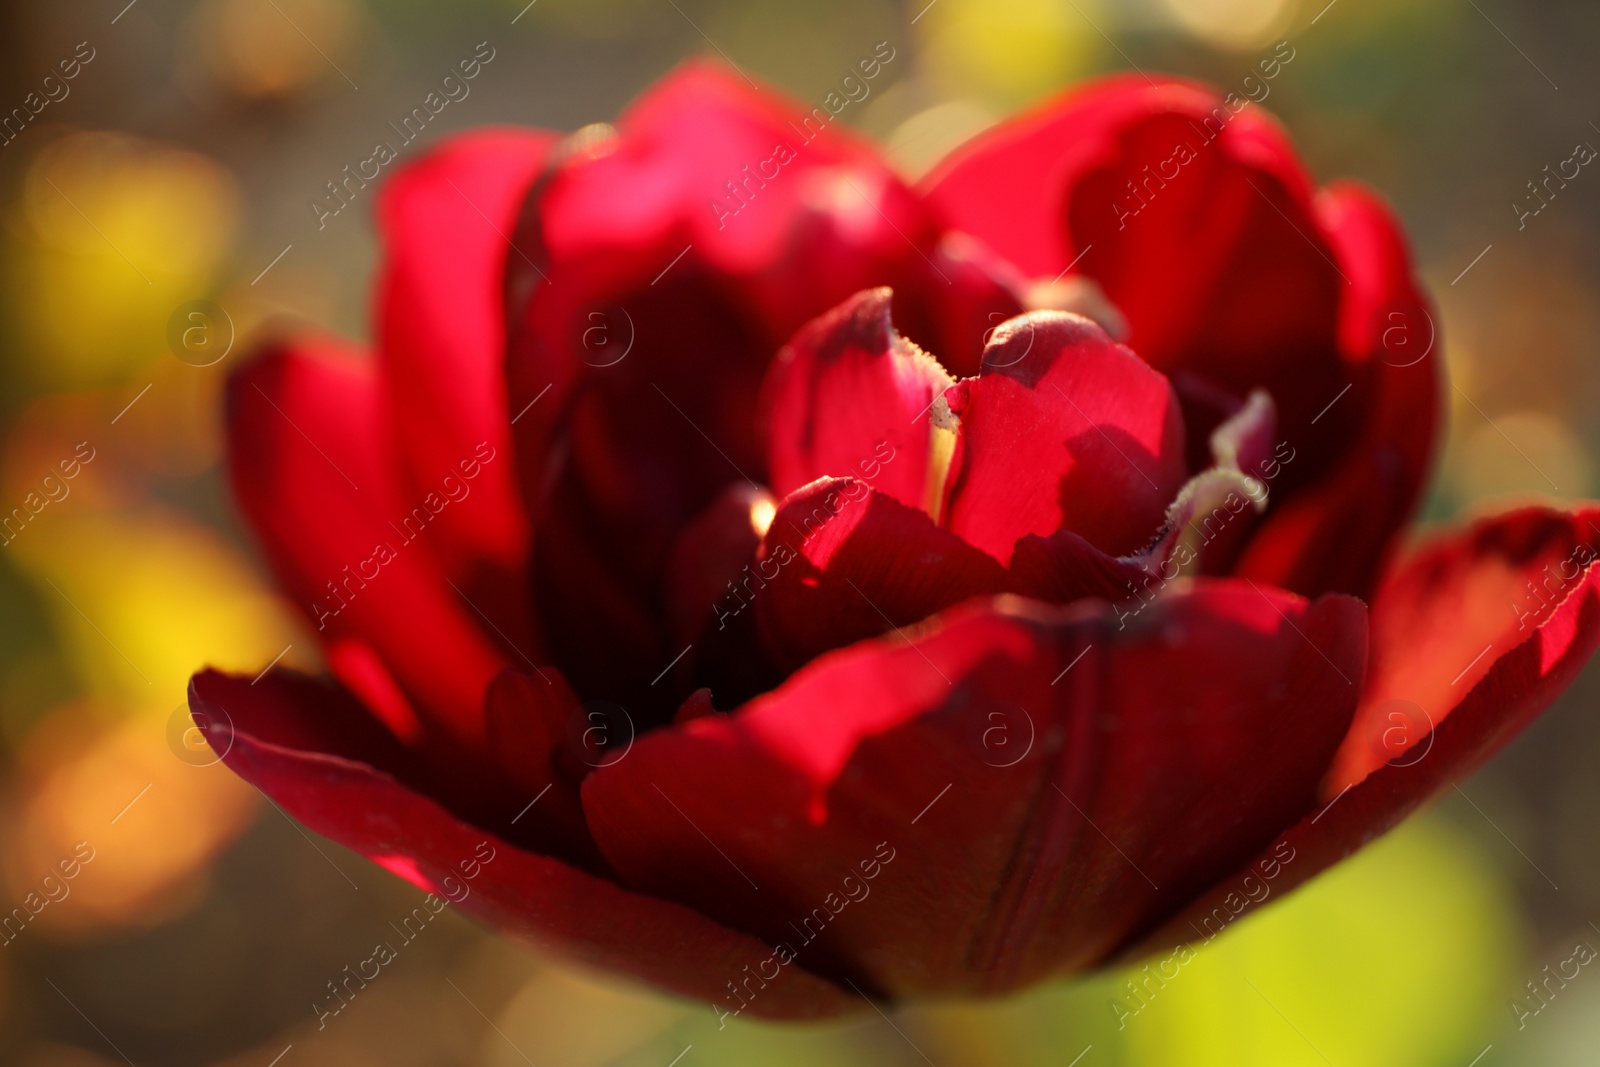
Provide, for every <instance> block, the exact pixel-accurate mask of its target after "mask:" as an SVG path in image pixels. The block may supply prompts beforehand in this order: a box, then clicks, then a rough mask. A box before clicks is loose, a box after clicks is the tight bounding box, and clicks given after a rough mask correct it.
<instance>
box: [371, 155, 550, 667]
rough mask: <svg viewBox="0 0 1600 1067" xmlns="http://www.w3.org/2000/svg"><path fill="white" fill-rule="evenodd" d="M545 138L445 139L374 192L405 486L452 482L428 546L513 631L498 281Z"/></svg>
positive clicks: (386, 364)
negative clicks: (456, 497) (452, 497)
mask: <svg viewBox="0 0 1600 1067" xmlns="http://www.w3.org/2000/svg"><path fill="white" fill-rule="evenodd" d="M554 140H555V135H554V134H550V133H545V132H543V131H533V130H517V129H502V130H482V131H476V132H473V133H470V134H465V135H462V136H458V137H452V138H449V139H447V140H445V141H443V142H441V143H440V144H438V145H437V146H435V147H433V148H432V149H430V151H429V152H428V153H427V155H425V156H423V157H422V158H420V159H419V160H417V161H416V162H414V163H411V164H409V165H407V166H406V167H404V168H402V169H401V170H400V172H399V173H398V174H396V175H395V176H394V177H393V178H392V179H390V180H389V181H388V182H387V183H385V185H384V187H383V191H382V193H381V195H380V199H379V201H378V209H379V210H378V218H379V226H380V230H381V232H382V235H383V244H384V262H383V273H382V276H381V280H380V282H379V290H378V321H377V330H378V351H379V358H380V366H381V368H382V371H381V374H382V378H383V388H384V394H385V396H386V397H387V401H388V410H389V415H390V418H391V420H392V423H393V440H394V445H395V451H396V453H397V455H398V457H399V461H400V463H401V465H402V470H403V473H402V479H401V481H402V485H403V486H404V488H405V495H406V497H407V499H408V501H410V502H413V503H415V504H419V505H420V504H421V502H422V500H423V498H424V497H425V496H426V495H427V494H429V493H433V494H436V495H439V496H446V495H449V494H462V495H461V497H460V499H459V500H452V506H451V507H449V508H446V509H445V511H444V512H443V513H442V514H441V515H440V516H439V519H438V522H437V524H436V526H434V528H432V529H431V530H430V532H429V534H428V538H427V543H428V545H429V550H430V551H432V552H434V553H435V555H436V556H438V558H439V559H440V561H441V565H442V566H443V567H444V568H445V570H446V571H447V573H448V574H449V575H450V577H451V578H452V580H454V581H456V582H458V583H460V584H461V585H462V586H463V587H464V588H465V589H466V590H467V591H468V594H469V595H471V596H472V597H473V600H474V602H476V603H479V604H482V605H484V606H485V610H487V611H488V613H489V614H490V615H491V616H493V617H494V618H495V619H496V620H497V621H498V623H499V625H501V626H502V627H503V628H505V629H506V630H507V631H508V633H511V632H513V627H514V628H515V633H516V636H522V635H523V634H524V633H525V632H526V629H527V622H526V620H525V619H524V618H523V617H522V616H523V614H524V611H525V609H524V607H523V605H524V602H525V597H524V596H523V590H522V588H521V586H522V571H523V567H524V565H525V562H526V556H527V550H528V544H527V520H526V517H525V513H524V510H523V508H522V503H521V500H520V498H519V496H518V490H517V484H516V473H515V470H514V468H513V464H512V461H511V456H510V445H511V432H510V428H509V426H508V425H507V422H506V405H507V403H508V401H507V399H506V388H505V380H504V368H503V363H504V358H505V308H504V306H503V303H502V301H501V295H500V288H501V287H500V280H501V276H502V274H503V273H504V269H505V260H506V256H507V255H508V254H509V244H508V241H509V238H508V236H507V235H508V234H509V233H510V232H511V230H512V228H513V227H514V226H515V224H516V218H517V212H518V210H519V209H520V207H521V205H522V199H523V197H524V196H525V195H526V193H527V189H528V186H529V185H531V184H532V183H533V179H534V176H535V174H536V173H537V171H538V168H539V167H540V166H541V165H542V164H543V161H544V157H545V155H546V152H547V150H548V148H549V146H550V145H551V144H552V143H553V142H554ZM486 455H487V456H492V457H494V458H493V459H492V460H489V461H485V460H484V456H486ZM469 472H473V473H472V474H471V476H469ZM396 518H397V519H398V516H396ZM490 604H493V607H492V608H491V607H490Z"/></svg>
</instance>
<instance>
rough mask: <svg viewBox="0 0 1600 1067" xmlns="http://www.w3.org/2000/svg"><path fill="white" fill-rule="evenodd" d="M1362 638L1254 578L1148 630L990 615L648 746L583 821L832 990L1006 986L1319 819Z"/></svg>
mask: <svg viewBox="0 0 1600 1067" xmlns="http://www.w3.org/2000/svg"><path fill="white" fill-rule="evenodd" d="M907 639H909V641H910V642H911V643H909V644H908V643H907ZM1365 640H1366V637H1365V611H1364V609H1363V607H1362V606H1361V604H1360V603H1359V602H1357V601H1354V600H1351V599H1349V598H1343V597H1332V598H1326V599H1324V600H1321V601H1318V602H1317V603H1316V604H1307V603H1305V602H1304V601H1301V600H1299V599H1298V598H1296V597H1293V596H1290V595H1287V594H1283V593H1281V592H1278V591H1276V590H1257V589H1253V588H1251V587H1250V586H1249V585H1247V584H1245V583H1242V582H1234V581H1209V582H1203V583H1198V584H1195V585H1194V586H1192V587H1191V588H1189V589H1188V590H1186V591H1179V592H1175V593H1174V594H1173V595H1171V596H1168V597H1165V598H1162V599H1161V600H1159V601H1157V602H1156V603H1155V604H1154V605H1152V606H1150V607H1149V608H1147V609H1146V611H1145V612H1144V613H1143V614H1142V615H1141V616H1140V617H1139V618H1138V620H1137V622H1136V623H1134V624H1133V625H1130V626H1128V627H1127V628H1126V629H1119V628H1118V625H1117V623H1116V621H1115V620H1114V618H1113V617H1112V615H1111V613H1110V612H1109V611H1107V610H1105V609H1104V606H1103V605H1098V606H1096V605H1082V606H1080V607H1079V608H1077V609H1075V610H1071V611H1068V612H1059V611H1055V610H1046V609H1043V608H1042V607H1041V606H1039V605H1037V604H1036V603H1032V602H1028V601H1020V600H1009V599H1002V600H999V601H996V602H992V603H980V604H974V605H970V606H967V607H963V608H958V609H956V610H955V611H953V612H950V613H947V614H945V615H941V616H939V617H937V618H936V619H935V620H933V621H931V622H930V623H929V624H927V625H924V626H920V627H917V628H915V629H913V630H910V631H907V634H906V638H899V637H896V638H886V639H883V640H879V641H872V642H866V643H863V644H860V645H856V646H853V647H851V648H849V649H845V650H842V651H840V652H837V653H834V654H832V655H830V656H826V657H823V658H822V659H820V660H818V661H816V662H815V663H814V664H813V665H811V666H810V667H808V668H806V669H805V670H803V671H801V672H800V673H798V674H796V675H795V676H793V677H792V678H791V679H790V680H789V681H788V682H786V683H785V684H784V686H783V687H782V688H780V689H779V690H777V691H776V692H773V693H770V694H767V695H765V696H763V697H761V698H758V699H757V700H756V701H754V702H752V703H751V704H750V705H748V706H746V707H745V708H743V709H741V710H740V711H738V712H737V713H735V714H733V715H731V716H720V717H710V718H702V719H696V720H694V721H692V722H689V723H686V724H684V725H683V726H679V727H674V728H671V729H667V730H662V731H658V732H657V733H654V734H651V735H650V736H648V737H645V738H642V739H641V740H640V741H639V743H638V744H637V745H636V746H635V749H634V752H633V754H632V755H631V756H630V757H629V758H628V759H627V760H625V761H622V762H620V763H618V764H616V765H614V766H611V767H607V768H604V769H602V770H601V771H599V772H597V773H596V774H594V775H591V776H590V777H589V778H588V779H587V780H586V782H585V783H584V787H583V799H584V805H585V808H586V810H587V811H588V813H589V823H590V827H591V829H592V830H593V832H594V834H595V838H596V840H597V841H598V842H599V843H600V847H601V849H602V850H603V851H604V852H605V854H606V855H607V856H608V857H609V858H610V859H611V861H612V863H613V865H614V866H615V867H616V869H617V870H618V871H619V872H621V874H622V875H623V877H624V878H625V879H626V880H627V881H628V882H629V884H632V885H636V886H639V887H648V889H649V890H650V891H652V892H656V893H659V894H661V895H665V896H670V897H673V898H675V899H679V900H683V901H686V902H689V903H692V904H693V905H694V906H695V907H696V908H698V909H700V910H702V911H704V912H706V913H707V914H710V915H713V916H717V917H720V918H721V919H723V920H724V921H726V922H728V923H730V924H732V925H734V926H736V927H738V928H740V929H747V930H752V931H754V932H756V933H759V934H760V935H761V936H763V937H765V938H767V939H769V940H772V941H774V942H786V943H788V944H789V945H790V946H793V947H795V948H796V949H797V951H798V953H799V957H800V959H801V960H802V961H803V962H806V963H807V965H808V966H811V967H813V968H814V969H819V970H821V971H823V972H824V973H828V974H836V975H840V976H843V977H848V978H850V979H851V980H853V981H856V982H858V983H859V984H861V985H862V987H863V988H865V989H874V990H879V991H883V992H887V993H890V994H897V995H898V994H913V993H926V992H942V993H950V992H969V993H970V992H994V991H998V990H1003V989H1007V988H1011V987H1014V986H1016V985H1019V984H1023V983H1026V982H1029V981H1032V980H1036V979H1038V978H1040V977H1043V976H1045V975H1049V974H1055V973H1059V972H1062V971H1065V970H1071V969H1076V968H1082V967H1086V966H1090V965H1092V964H1094V963H1095V962H1097V961H1098V960H1099V959H1100V958H1101V957H1102V956H1103V955H1104V954H1105V953H1106V952H1107V951H1109V950H1110V949H1112V948H1113V947H1115V946H1116V945H1118V944H1120V943H1121V942H1122V941H1123V940H1124V939H1125V938H1126V937H1127V936H1128V934H1129V932H1130V931H1133V930H1136V929H1139V928H1141V927H1142V926H1144V925H1147V924H1148V923H1149V922H1150V921H1151V920H1152V919H1153V918H1155V917H1157V916H1160V915H1163V914H1167V913H1169V912H1170V911H1171V910H1173V909H1174V908H1176V907H1177V906H1178V905H1179V904H1180V903H1181V902H1183V901H1184V900H1186V899H1187V898H1188V896H1189V895H1190V894H1191V893H1193V892H1194V891H1195V890H1196V889H1197V888H1198V887H1200V886H1204V885H1208V884H1210V883H1211V882H1213V881H1214V880H1215V879H1216V877H1217V876H1218V874H1219V873H1220V872H1223V871H1227V870H1231V869H1233V867H1234V866H1235V865H1236V864H1237V863H1238V862H1239V861H1240V860H1241V859H1242V858H1243V857H1246V856H1249V855H1252V854H1254V852H1255V851H1256V849H1258V848H1260V847H1261V846H1262V845H1263V844H1264V843H1266V842H1267V841H1269V840H1270V838H1271V835H1272V834H1273V833H1275V832H1276V831H1277V830H1278V829H1279V828H1281V827H1282V826H1283V825H1284V824H1285V823H1286V822H1288V821H1290V820H1292V819H1294V818H1295V817H1296V816H1297V815H1298V814H1299V813H1301V812H1304V811H1306V810H1308V808H1309V807H1310V805H1311V804H1312V802H1313V801H1314V799H1315V789H1316V781H1317V778H1318V776H1319V775H1320V774H1321V773H1322V770H1323V768H1324V767H1325V766H1326V764H1327V761H1328V759H1329V758H1330V757H1331V755H1332V753H1333V750H1334V749H1335V747H1336V746H1337V745H1338V743H1339V739H1340V738H1341V737H1342V736H1343V734H1344V732H1345V730H1346V728H1347V726H1348V723H1349V720H1350V715H1351V712H1352V710H1353V709H1354V706H1355V698H1356V684H1357V682H1358V681H1359V679H1360V677H1361V674H1362V668H1363V662H1364V658H1365ZM691 857H692V858H691ZM868 873H872V874H874V875H875V877H874V878H873V879H871V880H870V881H868V880H866V878H865V876H866V875H867V874H868ZM1147 879H1148V880H1147ZM1157 887H1159V888H1157ZM863 889H865V890H866V893H867V894H868V895H866V896H865V897H864V899H860V900H859V902H857V903H848V904H844V905H839V902H840V901H842V900H843V899H844V898H845V895H846V894H851V895H856V896H861V894H862V891H863ZM818 909H821V911H820V913H819V911H818ZM819 926H820V927H821V932H820V934H819V933H818V928H819ZM807 931H809V933H810V934H811V935H812V937H813V938H815V943H812V944H808V943H807Z"/></svg>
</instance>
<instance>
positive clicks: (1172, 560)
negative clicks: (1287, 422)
mask: <svg viewBox="0 0 1600 1067" xmlns="http://www.w3.org/2000/svg"><path fill="white" fill-rule="evenodd" d="M1274 420H1275V411H1274V407H1273V404H1272V398H1271V397H1269V396H1267V394H1266V393H1263V392H1257V393H1254V394H1252V395H1251V397H1250V400H1249V402H1248V403H1247V404H1245V405H1244V407H1242V408H1240V410H1239V411H1238V412H1237V413H1235V414H1234V415H1233V417H1232V418H1229V419H1227V420H1226V421H1224V422H1223V423H1222V424H1221V425H1220V426H1218V427H1217V428H1216V429H1215V430H1214V431H1213V432H1212V433H1211V435H1210V437H1211V440H1210V451H1211V462H1212V464H1213V465H1212V466H1210V467H1208V468H1207V469H1206V470H1204V471H1202V472H1201V473H1199V474H1197V475H1195V476H1194V477H1193V478H1190V479H1189V481H1188V482H1186V483H1185V484H1184V487H1183V488H1182V489H1181V490H1179V492H1178V496H1177V499H1176V500H1174V501H1173V502H1172V504H1171V506H1170V507H1168V508H1167V514H1166V518H1165V520H1164V521H1163V523H1162V527H1161V529H1160V531H1159V532H1158V533H1157V535H1156V537H1155V538H1154V540H1152V541H1151V542H1150V543H1149V544H1148V545H1146V546H1145V547H1144V548H1142V549H1140V550H1139V551H1138V552H1134V553H1132V554H1130V555H1124V556H1114V555H1112V554H1111V553H1109V552H1102V551H1100V550H1099V549H1098V548H1096V547H1094V546H1093V545H1091V544H1090V543H1089V542H1088V541H1085V540H1084V539H1083V538H1082V537H1080V536H1079V535H1077V534H1075V533H1073V532H1072V531H1071V530H1058V531H1057V532H1055V533H1053V534H1051V535H1050V536H1049V537H1039V536H1037V535H1029V536H1027V537H1024V538H1022V540H1020V541H1018V542H1017V548H1016V553H1015V554H1014V555H1013V556H1012V557H1011V567H1010V570H1011V575H1012V578H1013V580H1014V582H1015V586H1014V588H1015V589H1016V591H1018V592H1021V593H1023V594H1025V595H1027V596H1031V597H1037V598H1038V599H1040V600H1048V601H1051V602H1052V603H1056V604H1066V603H1069V602H1071V601H1073V600H1077V599H1078V598H1079V597H1089V596H1097V597H1101V598H1103V599H1105V600H1109V601H1111V602H1112V603H1116V602H1118V601H1123V600H1129V599H1134V598H1136V599H1138V600H1139V601H1140V602H1141V603H1142V602H1143V601H1145V600H1148V599H1150V598H1151V597H1153V596H1155V595H1156V594H1157V593H1159V592H1161V590H1162V589H1163V588H1165V587H1166V586H1167V585H1168V584H1169V583H1170V582H1172V581H1173V580H1175V579H1177V578H1178V577H1180V576H1182V577H1194V576H1196V575H1199V574H1222V573H1226V571H1227V566H1226V565H1227V563H1228V561H1230V560H1232V559H1233V557H1234V555H1235V554H1236V549H1237V546H1238V544H1240V543H1241V542H1242V541H1243V539H1244V538H1245V537H1246V536H1248V534H1249V531H1250V530H1251V529H1253V528H1254V525H1255V522H1256V518H1257V515H1258V513H1259V512H1261V511H1263V510H1264V509H1265V508H1266V506H1267V501H1268V499H1269V496H1270V492H1269V490H1268V488H1267V486H1266V485H1265V484H1263V483H1262V481H1261V480H1260V479H1259V478H1256V477H1251V475H1250V474H1247V473H1245V472H1246V471H1251V472H1253V473H1259V472H1257V471H1256V468H1257V466H1258V465H1262V469H1263V470H1264V469H1266V468H1265V467H1264V462H1265V461H1264V460H1262V459H1261V458H1260V457H1261V456H1262V455H1263V454H1264V450H1265V449H1266V448H1267V447H1268V446H1269V445H1270V442H1271V440H1272V436H1273V434H1272V431H1273V428H1274ZM1123 610H1125V609H1118V613H1119V614H1121V613H1122V612H1123Z"/></svg>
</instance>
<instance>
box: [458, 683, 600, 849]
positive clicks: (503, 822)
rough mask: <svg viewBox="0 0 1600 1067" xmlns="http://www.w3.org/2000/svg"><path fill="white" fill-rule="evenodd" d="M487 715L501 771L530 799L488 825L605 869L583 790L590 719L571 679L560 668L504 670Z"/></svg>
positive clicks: (487, 702)
mask: <svg viewBox="0 0 1600 1067" xmlns="http://www.w3.org/2000/svg"><path fill="white" fill-rule="evenodd" d="M484 717H485V719H486V720H487V723H488V733H489V753H490V758H491V759H492V761H493V766H494V770H495V771H497V772H498V773H499V774H500V775H502V776H504V778H505V780H506V781H507V782H508V783H510V784H511V785H512V786H513V787H514V788H515V789H516V790H517V791H518V792H519V793H520V795H521V796H523V797H526V798H528V806H527V807H526V808H524V809H522V810H521V811H518V812H515V813H505V812H500V813H497V814H498V815H499V818H497V819H489V820H485V822H486V824H487V825H489V826H492V827H494V828H495V829H496V831H497V832H499V834H500V836H502V837H504V838H506V839H507V840H509V841H512V842H514V843H515V844H517V845H519V846H520V847H522V848H527V849H531V850H533V851H535V852H539V853H543V854H545V855H549V856H558V857H560V858H562V859H565V860H567V861H569V862H572V863H577V864H579V865H580V866H582V867H584V868H585V869H588V870H600V869H603V868H604V866H605V863H604V860H602V859H601V858H600V853H599V850H598V849H596V848H595V845H594V841H593V840H592V839H591V838H590V837H589V827H588V825H587V824H586V823H585V822H584V817H583V802H582V800H581V799H580V798H579V796H578V787H579V785H581V784H582V782H583V778H584V775H585V774H586V773H587V771H588V770H589V767H588V766H586V765H585V764H584V763H583V762H582V757H583V756H584V755H585V754H586V753H584V752H583V751H581V749H580V746H581V744H582V740H583V737H584V731H585V730H587V729H588V728H589V725H590V723H589V721H588V720H587V719H586V717H585V714H584V709H583V708H582V707H581V706H580V705H579V704H578V698H577V697H576V696H574V695H573V692H572V690H571V688H570V687H568V685H567V683H566V680H565V679H564V678H562V677H561V675H560V673H559V672H557V671H555V670H548V671H541V672H540V673H538V674H531V675H530V674H523V673H521V672H520V671H510V670H508V671H502V672H501V673H500V675H499V677H497V678H496V679H495V680H494V681H493V682H491V683H489V691H488V693H487V694H486V695H485V696H484Z"/></svg>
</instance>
